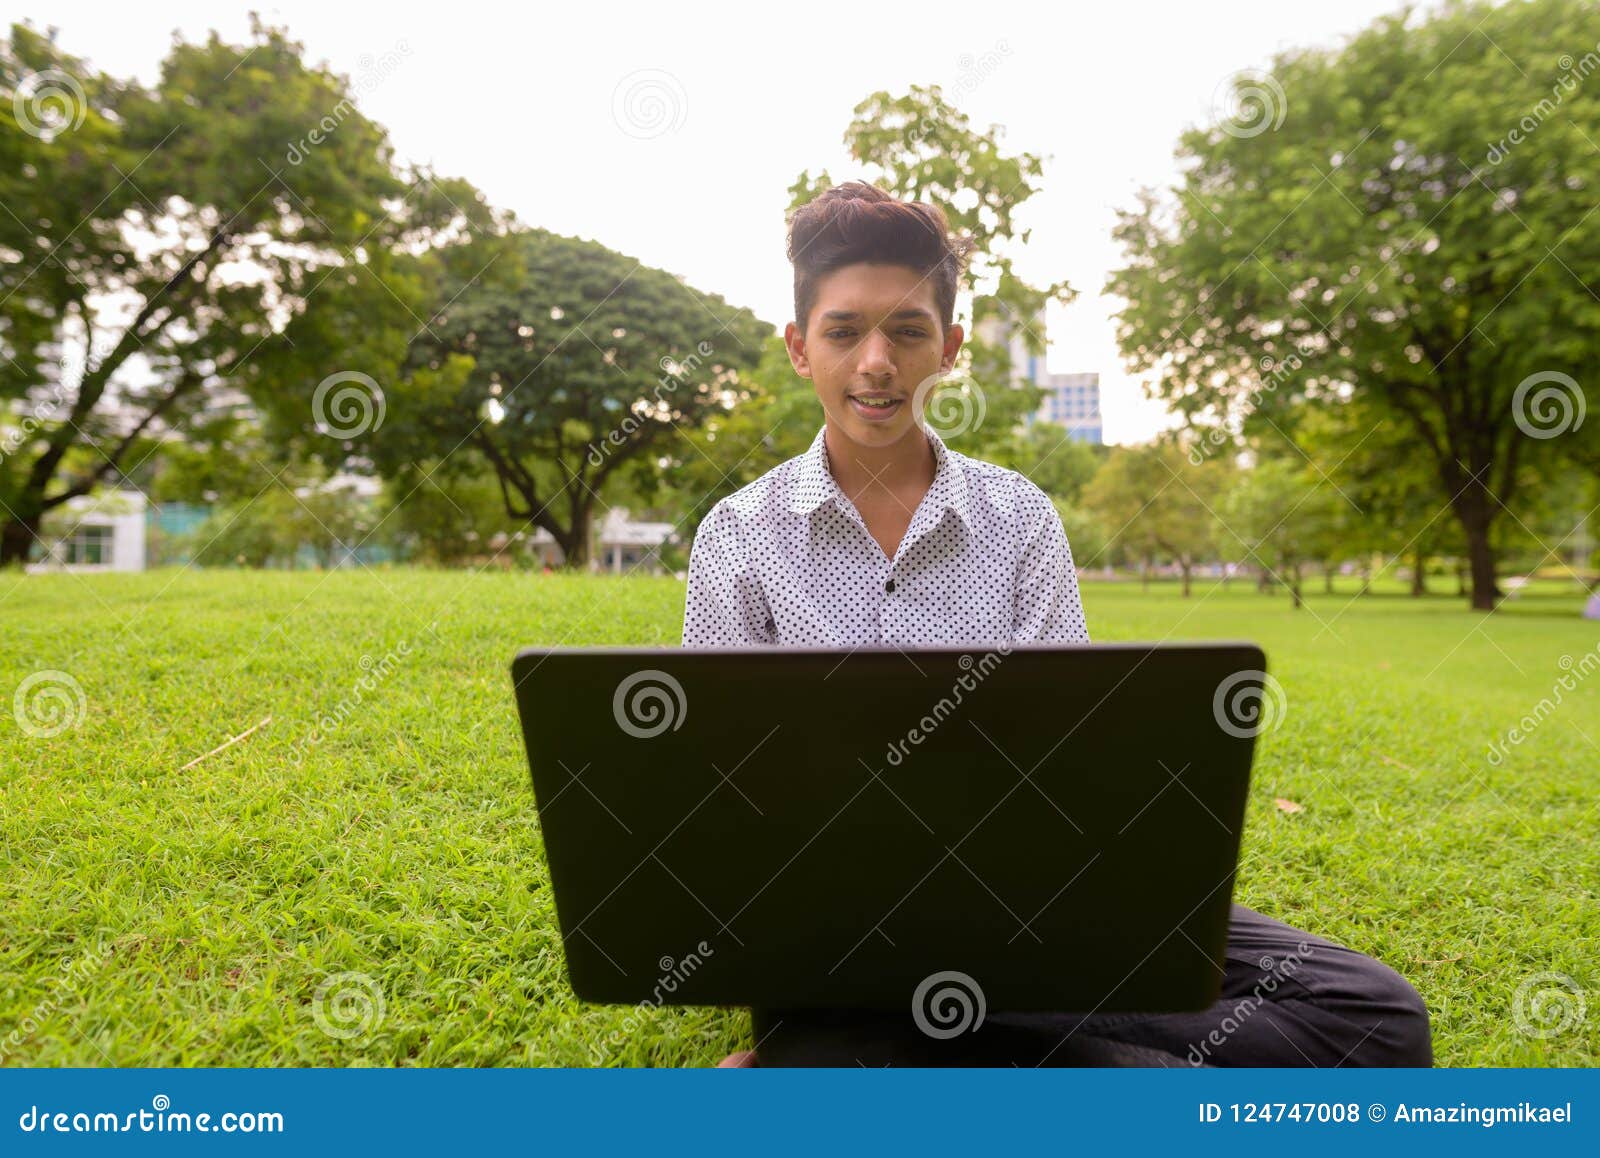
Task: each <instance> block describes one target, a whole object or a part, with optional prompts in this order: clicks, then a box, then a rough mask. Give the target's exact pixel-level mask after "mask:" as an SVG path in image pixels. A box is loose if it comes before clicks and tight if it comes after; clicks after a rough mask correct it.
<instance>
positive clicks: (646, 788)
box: [511, 642, 1267, 1013]
mask: <svg viewBox="0 0 1600 1158" xmlns="http://www.w3.org/2000/svg"><path fill="white" fill-rule="evenodd" d="M1265 668H1266V662H1265V657H1264V655H1263V654H1262V652H1261V650H1260V649H1259V648H1258V647H1256V646H1255V645H1254V644H1250V643H1233V642H1227V643H1159V644H1150V643H1107V644H1076V645H1045V644H1018V645H1014V646H1012V647H1010V648H1009V649H998V650H993V651H985V650H983V649H982V648H981V647H978V648H974V647H944V646H939V647H918V648H914V649H908V650H902V649H900V648H897V647H893V646H876V647H860V648H853V649H850V650H844V649H832V648H804V647H801V648H792V647H755V648H704V649H682V648H625V647H598V648H595V647H585V648H569V647H555V648H529V649H527V650H524V651H522V652H521V653H519V654H518V655H517V657H516V659H515V661H514V662H513V664H512V667H511V671H512V677H513V680H514V682H515V691H516V699H517V708H518V712H519V714H520V717H521V723H522V731H523V736H524V740H525V743H526V749H527V758H528V764H529V767H530V769H531V772H532V781H533V789H534V796H535V801H536V805H537V810H538V818H539V827H540V829H541V831H542V834H543V843H544V850H545V854H546V857H547V859H548V864H549V873H550V884H551V887H552V889H553V892H554V900H555V907H556V913H557V917H558V920H559V923H560V927H561V935H562V940H563V944H564V948H565V952H566V963H567V969H568V974H569V978H570V981H571V985H572V988H573V990H574V992H575V993H576V994H577V996H578V997H580V998H582V999H583V1000H586V1001H593V1002H611V1003H624V1004H637V1003H645V1002H648V1003H650V1004H653V1005H661V1004H675V1005H749V1006H760V1007H779V1008H798V1007H815V1008H825V1007H835V1008H857V1009H875V1008H881V1009H899V1010H903V1009H904V1008H905V1007H906V1005H907V1003H908V1002H912V1001H913V1000H914V999H915V998H916V997H917V996H918V994H919V990H926V988H927V987H928V985H929V984H930V983H934V982H935V981H936V980H937V979H940V978H945V979H949V978H955V979H958V981H959V983H960V984H962V985H963V986H965V987H967V988H969V989H971V990H974V991H976V992H977V993H980V994H981V998H980V999H981V1000H982V1001H983V1002H984V1003H985V1004H986V1006H987V1008H989V1009H993V1010H1015V1011H1025V1010H1062V1011H1084V1012H1093V1011H1098V1012H1102V1013H1112V1012H1134V1011H1146V1012H1170V1011H1179V1010H1197V1009H1203V1008H1205V1007H1207V1006H1209V1005H1211V1004H1212V1003H1213V1002H1215V1001H1216V1000H1217V999H1218V997H1219V994H1220V986H1221V978H1222V970H1223V964H1224V956H1223V954H1224V949H1225V946H1226V941H1227V929H1228V916H1229V911H1230V906H1231V902H1232V892H1233V879H1234V869H1235V865H1236V863H1237V860H1238V854H1239V841H1240V830H1241V827H1242V824H1243V818H1244V810H1245V800H1246V793H1247V789H1248V784H1249V775H1250V761H1251V755H1252V749H1253V745H1254V731H1255V723H1256V722H1257V720H1258V717H1257V716H1256V715H1255V713H1254V710H1253V709H1252V708H1251V707H1250V706H1249V705H1250V704H1251V703H1252V701H1259V698H1260V697H1261V696H1262V695H1263V694H1264V693H1265V691H1266V685H1265V681H1266V678H1267V677H1266V676H1265V674H1264V673H1265ZM1257 707H1259V703H1257Z"/></svg>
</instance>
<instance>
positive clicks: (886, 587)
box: [883, 579, 894, 595]
mask: <svg viewBox="0 0 1600 1158" xmlns="http://www.w3.org/2000/svg"><path fill="white" fill-rule="evenodd" d="M883 589H884V590H885V591H887V592H889V593H890V594H891V595H892V594H894V580H893V579H891V580H889V581H888V582H887V583H885V584H884V585H883Z"/></svg>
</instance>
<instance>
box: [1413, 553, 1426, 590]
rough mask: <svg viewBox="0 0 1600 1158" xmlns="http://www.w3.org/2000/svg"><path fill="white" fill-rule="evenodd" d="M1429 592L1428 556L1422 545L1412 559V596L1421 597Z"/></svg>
mask: <svg viewBox="0 0 1600 1158" xmlns="http://www.w3.org/2000/svg"><path fill="white" fill-rule="evenodd" d="M1427 593H1428V556H1427V555H1426V554H1425V553H1424V552H1423V550H1422V548H1421V547H1418V548H1417V551H1416V554H1415V555H1413V556H1412V560H1411V597H1412V598H1413V599H1421V598H1422V597H1423V596H1424V595H1426V594H1427Z"/></svg>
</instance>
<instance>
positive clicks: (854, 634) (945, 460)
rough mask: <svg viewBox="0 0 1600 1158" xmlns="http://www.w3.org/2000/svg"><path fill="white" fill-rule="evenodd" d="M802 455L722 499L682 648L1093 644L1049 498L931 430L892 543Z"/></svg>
mask: <svg viewBox="0 0 1600 1158" xmlns="http://www.w3.org/2000/svg"><path fill="white" fill-rule="evenodd" d="M826 429H827V428H826V426H824V427H823V429H822V430H818V431H817V436H816V438H815V439H813V440H812V443H811V448H810V449H809V450H807V451H806V452H805V453H804V454H802V455H798V456H796V457H795V458H791V459H789V460H788V461H787V462H784V463H780V464H779V465H778V466H775V467H773V468H772V469H771V470H770V471H768V472H767V473H766V474H764V475H762V476H761V477H760V478H758V479H756V480H755V481H754V482H752V483H750V484H748V485H747V486H745V487H743V488H741V489H740V490H738V491H735V492H734V493H733V494H731V495H729V496H727V497H726V498H724V499H722V500H721V501H720V502H718V503H717V505H716V506H714V507H713V508H712V509H711V513H710V514H708V515H707V516H706V518H705V521H704V522H702V523H701V525H700V529H699V532H698V533H697V534H696V535H695V539H694V546H693V548H692V549H691V551H690V555H689V589H688V594H687V597H686V600H685V604H684V615H683V646H685V647H737V646H742V645H758V644H780V645H791V646H817V647H854V646H862V645H871V644H894V645H900V646H905V645H917V644H922V645H935V644H942V645H952V646H970V645H975V644H991V645H992V644H1000V643H1024V642H1039V643H1087V642H1088V641H1089V629H1088V625H1087V624H1086V622H1085V620H1084V616H1083V604H1082V602H1081V601H1080V599H1079V597H1078V578H1077V571H1076V569H1075V568H1074V566H1073V562H1072V551H1071V548H1070V547H1069V546H1068V545H1067V535H1066V531H1065V529H1064V528H1063V527H1062V525H1061V516H1060V515H1058V514H1057V513H1056V509H1055V507H1054V506H1052V505H1051V503H1050V498H1049V496H1047V495H1046V494H1045V493H1044V492H1043V491H1042V490H1040V489H1039V488H1038V487H1037V486H1035V485H1034V484H1033V482H1032V481H1030V480H1029V479H1028V478H1026V477H1025V476H1023V475H1021V474H1019V473H1018V472H1016V471H1014V470H1010V469H1008V468H1006V467H1002V466H996V465H995V464H994V463H989V462H983V461H980V460H978V459H973V458H968V457H967V456H965V455H963V454H961V453H959V452H957V451H954V450H951V449H950V448H949V447H947V446H945V444H944V442H943V440H942V439H940V438H939V436H938V435H937V434H935V433H934V432H933V431H932V430H928V429H927V428H926V427H924V428H923V430H924V433H926V435H927V437H928V441H929V443H930V444H931V445H932V447H933V452H934V458H935V461H936V466H935V473H934V478H933V484H932V485H931V486H930V487H929V488H928V492H927V494H926V495H924V496H923V498H922V502H921V503H920V504H919V505H918V507H917V509H916V512H915V513H914V515H913V516H912V519H911V525H910V526H909V527H908V528H907V529H906V533H905V536H904V538H902V539H901V541H900V545H899V547H898V548H897V549H896V550H895V555H894V558H893V559H890V558H889V557H887V556H886V555H885V554H884V551H883V548H882V547H880V546H879V545H878V543H877V540H875V539H874V538H873V537H872V535H871V533H870V532H869V531H868V530H867V524H866V521H865V520H864V519H862V517H861V514H860V512H858V511H857V510H856V507H855V504H854V503H852V502H851V501H850V499H849V498H848V497H846V495H845V494H844V492H843V491H841V490H840V489H839V485H838V483H837V482H836V481H835V480H834V477H833V474H832V473H831V471H830V470H829V468H828V452H827V446H826V444H825V442H824V441H823V431H824V430H826Z"/></svg>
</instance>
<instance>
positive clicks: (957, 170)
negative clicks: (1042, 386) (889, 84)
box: [789, 85, 1076, 456]
mask: <svg viewBox="0 0 1600 1158" xmlns="http://www.w3.org/2000/svg"><path fill="white" fill-rule="evenodd" d="M1001 134H1002V130H1001V129H1000V128H999V127H998V126H990V127H989V128H988V129H987V130H979V129H976V128H974V127H973V125H972V123H971V121H970V120H969V119H968V117H967V115H966V114H965V113H963V112H962V111H961V110H960V109H958V108H956V107H955V106H953V105H951V104H950V103H949V102H948V101H946V100H945V99H944V94H943V91H942V90H941V89H940V87H939V86H938V85H929V86H921V85H912V86H911V89H910V91H909V92H908V93H906V95H904V96H900V97H894V96H891V95H890V94H889V93H887V92H882V91H880V92H875V93H873V94H872V95H870V96H868V97H867V98H866V99H865V100H863V101H862V102H861V103H860V104H858V105H856V107H855V109H854V112H853V118H852V120H851V122H850V124H849V126H848V127H847V128H846V129H845V134H844V141H845V147H846V148H847V149H848V150H849V152H850V156H851V158H852V159H853V160H855V161H857V162H859V163H860V164H862V165H865V166H867V168H868V171H869V173H870V174H871V176H872V177H873V179H874V180H875V181H876V183H877V184H878V185H880V186H881V187H882V188H884V189H887V190H888V191H889V192H891V193H893V194H894V195H895V196H897V197H901V198H904V199H907V200H914V201H926V202H928V203H929V204H932V205H937V206H938V207H939V208H940V209H942V210H944V212H945V215H946V216H947V217H948V218H949V220H950V226H951V228H952V229H954V230H955V231H957V232H964V233H966V234H967V235H969V236H970V237H971V238H972V240H973V242H974V243H975V246H976V248H975V251H974V254H973V258H972V262H971V264H970V266H969V267H968V272H969V274H970V276H971V279H972V282H973V284H974V285H975V286H981V287H982V292H980V293H978V295H977V296H976V297H975V299H974V301H973V318H972V325H971V326H970V327H968V332H967V340H966V345H965V348H964V349H965V352H964V360H965V364H966V366H967V367H968V372H969V373H970V375H971V377H972V379H973V380H974V382H975V383H976V384H977V389H978V390H980V391H981V392H982V396H981V404H982V406H983V407H984V410H983V417H982V421H979V422H976V423H963V435H962V437H963V438H964V439H965V440H966V441H965V445H964V447H963V449H966V448H967V447H970V448H971V449H970V451H969V453H972V454H976V455H980V456H987V454H988V452H989V451H990V449H991V448H993V447H994V446H997V445H999V444H1002V443H1004V442H1005V441H1006V440H1007V439H1008V438H1009V437H1010V433H1011V430H1012V428H1013V427H1015V426H1016V424H1017V423H1018V421H1019V420H1020V419H1021V418H1022V417H1023V416H1024V415H1026V414H1029V413H1032V412H1033V411H1035V410H1037V409H1038V407H1039V400H1040V397H1041V392H1040V391H1039V389H1038V388H1037V387H1033V386H1027V387H1022V388H1019V389H1015V390H1013V389H1011V388H1009V383H1010V381H1011V367H1010V358H1009V355H1008V354H1007V352H1006V350H1005V348H1004V347H1003V346H997V345H995V344H992V343H988V342H985V341H984V340H983V339H982V337H981V336H980V335H979V333H978V330H979V326H980V323H982V322H983V321H984V319H986V318H988V317H997V318H1000V319H1002V320H1005V321H1006V322H1008V323H1009V324H1010V325H1011V326H1013V327H1015V328H1017V329H1020V330H1021V332H1022V336H1023V341H1024V343H1025V344H1026V346H1027V348H1028V349H1029V350H1030V351H1031V352H1033V353H1035V354H1043V353H1044V352H1045V350H1044V342H1043V339H1042V338H1041V336H1040V335H1039V334H1038V333H1037V332H1035V331H1034V330H1033V329H1032V328H1031V326H1032V322H1033V320H1034V318H1036V317H1037V316H1039V315H1040V314H1041V313H1042V312H1043V311H1044V309H1045V306H1046V305H1047V304H1048V303H1049V302H1051V301H1055V302H1059V303H1061V304H1063V305H1065V304H1067V303H1068V302H1070V301H1072V299H1073V298H1074V297H1075V296H1076V294H1075V292H1074V291H1073V290H1072V288H1071V287H1070V286H1069V285H1068V284H1067V282H1066V281H1064V280H1063V281H1058V282H1054V283H1051V284H1050V285H1045V286H1034V285H1030V284H1028V283H1027V282H1025V281H1024V280H1023V279H1022V278H1021V277H1019V276H1018V275H1017V273H1016V270H1015V268H1014V258H1013V255H1012V253H1011V248H1012V247H1013V246H1015V245H1023V244H1026V243H1027V241H1028V237H1029V235H1030V233H1031V232H1032V231H1031V230H1029V229H1026V228H1023V227H1022V225H1021V223H1020V222H1019V220H1018V210H1019V209H1020V207H1021V206H1022V205H1023V203H1024V202H1026V201H1027V200H1028V199H1029V198H1030V197H1032V196H1033V195H1034V194H1035V193H1037V192H1038V190H1039V180H1040V178H1041V176H1042V175H1043V172H1044V160H1043V158H1041V157H1039V156H1037V155H1036V154H1033V153H1027V152H1022V153H1016V154H1011V153H1008V152H1006V151H1005V149H1004V147H1003V145H1002V143H1001V140H1000V137H1001ZM832 184H833V179H832V178H831V177H830V176H829V175H828V172H827V170H823V171H822V172H821V173H818V174H816V175H815V176H813V175H812V173H811V172H810V171H809V170H807V171H805V172H803V173H801V174H800V176H799V177H798V178H797V179H796V180H795V183H794V184H793V185H791V186H790V188H789V194H790V208H791V210H793V209H798V208H799V207H800V206H802V205H804V204H805V203H806V202H808V201H810V200H812V198H814V197H816V195H817V194H819V193H821V192H822V191H823V190H824V189H827V188H828V187H829V186H831V185H832ZM958 383H959V378H958ZM992 385H999V386H1005V387H1006V388H1005V389H994V388H990V387H991V386H992ZM963 387H964V388H968V389H970V388H971V387H970V386H969V385H968V384H966V383H959V384H958V385H955V387H954V388H957V389H960V388H963ZM971 405H974V406H975V405H977V403H971Z"/></svg>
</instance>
